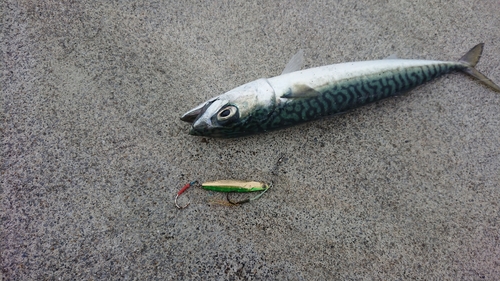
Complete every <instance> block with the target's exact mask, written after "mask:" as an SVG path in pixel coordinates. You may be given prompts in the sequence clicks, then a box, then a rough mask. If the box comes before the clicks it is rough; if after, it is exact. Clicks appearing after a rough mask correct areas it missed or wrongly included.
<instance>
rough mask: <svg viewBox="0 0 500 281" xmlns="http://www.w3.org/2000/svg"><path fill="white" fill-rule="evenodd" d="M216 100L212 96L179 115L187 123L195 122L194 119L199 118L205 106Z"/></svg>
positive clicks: (205, 108) (205, 109) (207, 106)
mask: <svg viewBox="0 0 500 281" xmlns="http://www.w3.org/2000/svg"><path fill="white" fill-rule="evenodd" d="M216 100H217V98H213V99H211V100H209V101H207V102H205V103H202V104H200V105H198V106H197V107H195V108H192V109H191V110H189V111H188V112H186V113H184V114H183V115H182V116H181V120H182V121H184V122H188V123H195V122H196V120H198V118H200V116H202V115H203V113H205V111H207V108H209V107H210V105H211V104H212V103H213V102H214V101H216Z"/></svg>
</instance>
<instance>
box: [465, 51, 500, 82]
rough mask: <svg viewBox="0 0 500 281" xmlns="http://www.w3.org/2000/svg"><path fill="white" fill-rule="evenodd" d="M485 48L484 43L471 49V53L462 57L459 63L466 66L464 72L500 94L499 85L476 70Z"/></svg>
mask: <svg viewBox="0 0 500 281" xmlns="http://www.w3.org/2000/svg"><path fill="white" fill-rule="evenodd" d="M483 48H484V43H479V44H477V45H476V46H474V47H473V48H472V49H470V51H468V52H467V53H466V54H465V55H464V56H463V57H461V58H460V60H458V62H459V63H461V64H462V65H463V66H464V68H463V69H462V71H463V72H465V73H467V74H469V75H471V76H473V77H475V78H477V79H478V80H479V81H481V82H483V83H484V84H485V85H487V86H488V87H490V88H492V89H493V90H495V91H497V92H500V87H499V86H498V85H497V84H495V83H494V82H493V81H491V79H489V78H488V77H486V76H485V75H484V74H482V73H481V72H479V71H477V69H475V68H474V67H475V66H476V64H477V63H478V62H479V59H480V58H481V54H482V53H483Z"/></svg>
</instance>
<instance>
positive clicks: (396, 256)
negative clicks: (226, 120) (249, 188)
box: [0, 0, 500, 280]
mask: <svg viewBox="0 0 500 281" xmlns="http://www.w3.org/2000/svg"><path fill="white" fill-rule="evenodd" d="M101 2H102V3H99V2H96V1H54V0H49V1H35V0H32V1H13V0H6V1H2V4H0V5H1V10H2V24H1V29H2V34H1V36H2V38H1V39H2V40H1V46H2V61H1V70H2V72H1V88H2V99H1V103H2V111H1V136H2V144H1V149H2V157H1V202H2V203H1V205H2V211H1V223H2V226H1V237H0V245H1V261H0V266H1V274H2V275H3V276H2V277H3V279H4V280H372V279H373V280H407V279H425V280H499V279H500V230H499V229H500V205H499V204H500V94H498V93H495V92H493V91H492V90H491V89H489V88H487V87H485V86H483V85H482V84H481V83H479V82H478V81H476V80H474V79H471V78H469V77H467V76H466V75H463V74H450V75H447V76H445V77H443V78H440V79H437V80H436V81H433V82H431V83H429V84H426V85H424V86H422V87H419V88H418V89H416V90H413V91H411V92H410V93H408V94H406V95H404V96H401V97H398V98H392V99H389V100H386V101H383V102H378V103H375V104H372V105H369V106H366V107H363V108H359V109H357V110H354V111H352V112H350V113H348V114H345V115H341V116H338V117H335V118H327V119H324V120H320V121H315V122H310V123H307V124H305V125H300V126H296V127H292V128H288V129H285V130H281V131H275V132H270V133H266V134H261V135H256V136H251V137H245V138H240V139H230V140H221V139H212V138H200V137H193V136H190V135H188V134H187V132H188V129H189V124H187V123H184V122H182V121H180V120H179V117H180V116H181V115H182V114H183V113H184V112H185V111H187V110H188V109H190V108H192V107H193V106H195V105H197V104H198V103H200V102H202V101H205V100H207V99H208V98H210V97H213V96H216V95H219V94H221V93H223V92H225V91H227V90H230V89H232V88H234V87H236V86H238V85H241V84H243V83H245V82H248V81H251V80H255V79H257V78H261V77H270V76H275V75H278V74H280V73H281V70H282V68H283V67H284V66H285V64H286V63H287V61H288V59H289V58H290V57H291V56H292V55H293V54H294V53H295V52H296V51H297V50H299V49H304V50H305V57H306V67H314V66H321V65H325V64H332V63H338V62H346V61H358V60H369V59H380V58H383V57H386V56H388V55H392V54H395V55H398V56H399V57H402V58H415V59H440V60H456V59H458V58H460V57H461V56H462V55H463V54H464V53H465V52H466V51H467V50H469V49H470V48H471V47H472V46H474V45H475V44H477V43H480V42H484V43H485V50H484V53H483V56H482V60H481V62H480V63H479V65H478V69H479V70H480V71H481V72H483V73H484V74H486V75H487V76H489V77H490V78H491V79H492V80H494V81H496V82H497V83H500V17H499V16H498V15H499V11H500V4H499V2H498V1H494V0H484V1H458V2H454V3H453V4H451V3H449V2H447V1H437V0H435V1H434V0H433V1H395V0H389V1H362V2H360V1H346V0H341V1H329V2H330V3H327V1H279V2H278V1H170V2H169V1H164V2H162V1H145V2H144V3H143V2H142V1H114V2H113V3H111V1H101ZM279 159H281V161H279V163H278V160H279ZM216 179H242V180H258V181H265V182H271V181H273V182H274V187H273V188H272V189H271V190H270V191H269V192H268V193H267V194H266V195H265V196H263V197H262V198H261V199H259V200H257V201H255V202H252V203H251V204H246V205H241V206H237V207H231V206H227V204H224V203H223V202H224V200H225V195H224V194H220V193H216V192H210V191H205V190H202V189H201V188H199V187H195V188H191V189H190V190H188V191H187V192H186V194H185V195H183V197H181V198H180V203H181V204H184V203H187V201H188V200H189V201H191V205H190V206H189V207H188V208H186V209H183V210H178V209H176V207H175V206H174V202H173V200H174V197H175V194H176V192H177V191H178V190H179V189H180V188H181V187H182V186H183V185H184V184H185V183H187V182H189V181H192V180H199V181H201V182H204V181H209V180H216ZM238 196H241V195H234V198H236V197H238ZM241 198H243V197H241Z"/></svg>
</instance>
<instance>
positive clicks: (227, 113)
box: [217, 105, 239, 122]
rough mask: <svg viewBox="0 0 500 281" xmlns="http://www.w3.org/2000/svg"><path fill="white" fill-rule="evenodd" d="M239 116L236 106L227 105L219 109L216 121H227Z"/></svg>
mask: <svg viewBox="0 0 500 281" xmlns="http://www.w3.org/2000/svg"><path fill="white" fill-rule="evenodd" d="M238 117H239V113H238V108H237V107H236V106H234V105H228V106H225V107H223V108H221V109H220V110H219V112H218V113H217V121H219V122H228V121H231V120H233V119H237V118H238Z"/></svg>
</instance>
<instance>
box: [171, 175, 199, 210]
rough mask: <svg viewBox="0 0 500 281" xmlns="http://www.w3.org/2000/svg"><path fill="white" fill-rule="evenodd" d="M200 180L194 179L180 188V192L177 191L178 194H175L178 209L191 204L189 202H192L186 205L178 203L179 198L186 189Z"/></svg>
mask: <svg viewBox="0 0 500 281" xmlns="http://www.w3.org/2000/svg"><path fill="white" fill-rule="evenodd" d="M197 182H198V181H192V182H190V183H187V184H186V185H184V186H183V187H182V188H181V190H179V192H177V195H176V196H175V200H174V202H175V206H176V207H177V209H184V208H186V207H187V206H189V204H191V202H188V203H187V204H186V205H184V206H179V204H177V198H179V196H180V195H181V194H182V193H184V191H186V190H187V189H188V188H190V187H191V186H192V185H194V184H196V183H197Z"/></svg>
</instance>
